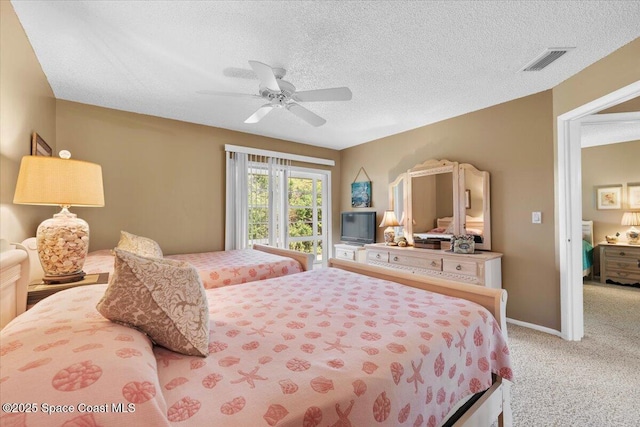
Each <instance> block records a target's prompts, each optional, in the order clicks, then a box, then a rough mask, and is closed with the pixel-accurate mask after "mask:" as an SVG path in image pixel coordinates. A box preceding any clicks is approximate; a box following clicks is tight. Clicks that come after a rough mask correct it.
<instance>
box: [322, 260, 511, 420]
mask: <svg viewBox="0 0 640 427" xmlns="http://www.w3.org/2000/svg"><path fill="white" fill-rule="evenodd" d="M329 267H333V268H340V269H342V270H347V271H351V272H354V273H359V274H364V275H366V276H370V277H375V278H378V279H384V280H389V281H392V282H396V283H401V284H403V285H407V286H411V287H414V288H418V289H424V290H427V291H431V292H436V293H439V294H442V295H449V296H452V297H457V298H464V299H466V300H468V301H472V302H475V303H477V304H480V305H481V306H483V307H484V308H486V309H487V310H489V312H491V314H493V316H494V317H495V319H496V320H497V321H498V323H499V324H500V327H501V329H502V332H503V334H504V335H505V338H506V336H507V324H506V305H507V291H505V290H504V289H491V288H485V287H484V286H477V285H468V284H465V283H457V282H450V281H448V280H444V279H438V278H434V277H428V276H418V275H415V274H409V273H404V272H400V271H396V270H389V269H386V268H382V267H376V266H372V265H367V264H361V263H357V262H353V261H345V260H339V259H335V258H331V259H329ZM510 387H511V384H510V383H509V381H505V380H503V379H502V378H501V377H499V376H496V380H495V381H494V383H493V385H492V386H491V387H490V388H489V389H488V390H486V391H485V392H484V393H483V394H482V395H481V396H480V398H478V399H477V400H475V401H474V402H473V403H472V404H471V405H470V406H469V408H468V409H466V410H465V411H464V413H463V414H462V415H461V416H460V417H459V418H458V419H457V420H455V421H454V422H451V423H448V422H447V423H445V425H451V426H456V427H461V426H464V427H471V426H474V427H486V426H490V425H491V424H492V423H493V422H494V421H495V420H498V424H499V425H500V426H511V425H512V422H513V421H512V414H511V393H510ZM453 412H454V411H452V413H453Z"/></svg>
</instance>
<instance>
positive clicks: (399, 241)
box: [395, 236, 409, 248]
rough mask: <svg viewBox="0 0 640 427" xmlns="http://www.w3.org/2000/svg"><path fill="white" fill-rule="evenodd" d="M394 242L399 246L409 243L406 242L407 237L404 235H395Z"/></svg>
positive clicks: (402, 246)
mask: <svg viewBox="0 0 640 427" xmlns="http://www.w3.org/2000/svg"><path fill="white" fill-rule="evenodd" d="M395 242H396V245H398V246H400V247H401V248H404V247H405V246H408V245H409V243H408V242H407V238H406V237H404V236H400V237H396V240H395Z"/></svg>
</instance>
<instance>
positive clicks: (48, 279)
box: [42, 271, 85, 285]
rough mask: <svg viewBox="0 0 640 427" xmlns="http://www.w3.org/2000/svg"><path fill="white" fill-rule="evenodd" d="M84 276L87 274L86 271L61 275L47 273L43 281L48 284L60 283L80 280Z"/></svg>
mask: <svg viewBox="0 0 640 427" xmlns="http://www.w3.org/2000/svg"><path fill="white" fill-rule="evenodd" d="M84 276H85V272H84V271H80V272H79V273H73V274H61V275H59V276H49V275H46V276H44V277H43V278H42V282H43V283H46V284H47V285H59V284H62V283H73V282H79V281H80V280H83V279H84Z"/></svg>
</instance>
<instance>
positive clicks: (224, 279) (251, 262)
mask: <svg viewBox="0 0 640 427" xmlns="http://www.w3.org/2000/svg"><path fill="white" fill-rule="evenodd" d="M166 258H171V259H177V260H181V261H186V262H189V263H191V264H192V265H193V266H194V267H196V268H197V269H198V272H199V273H200V278H201V279H202V283H203V285H204V287H205V288H206V289H211V288H219V287H221V286H228V285H237V284H240V283H246V282H253V281H254V280H264V279H269V278H272V277H280V276H286V275H287V274H294V273H300V272H301V271H303V270H302V265H300V263H299V262H298V261H296V260H294V259H292V258H287V257H284V256H279V255H274V254H270V253H267V252H263V251H259V250H256V249H238V250H233V251H218V252H202V253H194V254H180V255H169V256H167V257H166ZM113 262H114V259H113V255H112V254H111V251H110V250H108V249H106V250H100V251H95V252H91V253H90V254H89V256H88V257H87V261H86V262H85V265H84V269H83V270H84V272H85V273H87V274H95V273H101V272H109V274H113Z"/></svg>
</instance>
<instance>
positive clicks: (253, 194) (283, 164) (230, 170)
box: [225, 150, 331, 265]
mask: <svg viewBox="0 0 640 427" xmlns="http://www.w3.org/2000/svg"><path fill="white" fill-rule="evenodd" d="M227 151H229V150H227ZM275 154H283V153H275ZM320 160H322V159H320ZM330 177H331V172H330V171H327V170H320V169H310V168H302V167H292V166H290V161H289V160H287V159H282V158H277V157H273V156H263V155H256V154H252V153H242V152H240V153H238V152H230V153H228V156H227V206H226V213H227V214H226V216H227V217H226V230H225V231H226V236H225V248H226V249H227V250H229V249H241V248H246V247H250V246H251V245H253V244H254V243H261V244H269V245H272V246H276V247H282V248H289V249H294V250H298V251H301V252H305V253H312V254H314V255H315V258H316V260H315V262H316V264H324V265H326V261H327V259H328V248H329V247H330V243H329V242H328V239H329V236H330V229H331V224H330V215H326V216H325V215H323V213H325V212H330V207H329V197H328V194H330V192H329V190H330V185H331V184H330Z"/></svg>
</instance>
